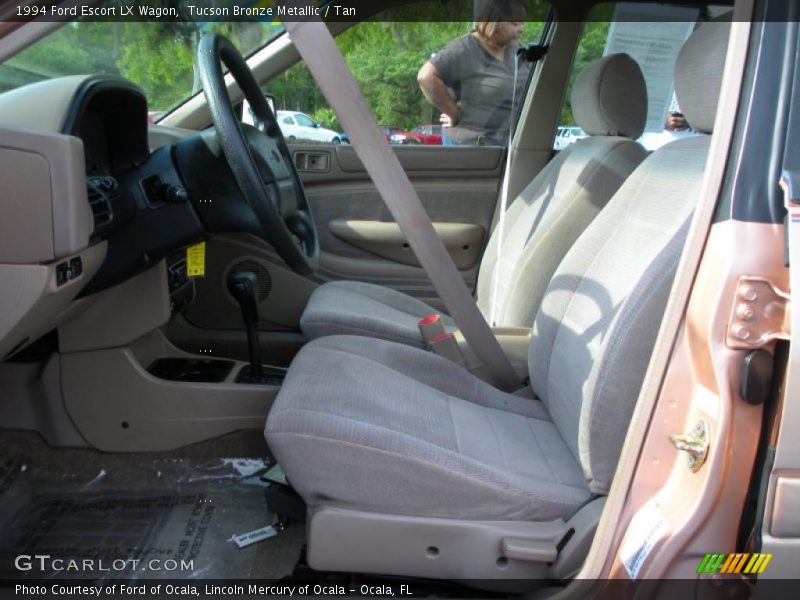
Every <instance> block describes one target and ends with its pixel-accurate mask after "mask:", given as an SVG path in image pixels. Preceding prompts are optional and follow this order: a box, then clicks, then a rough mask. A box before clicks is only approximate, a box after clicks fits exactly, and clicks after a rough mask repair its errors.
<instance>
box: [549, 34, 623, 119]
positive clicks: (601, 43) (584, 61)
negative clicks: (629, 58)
mask: <svg viewBox="0 0 800 600" xmlns="http://www.w3.org/2000/svg"><path fill="white" fill-rule="evenodd" d="M610 25H611V24H610V23H609V22H608V21H592V22H589V23H586V25H585V26H584V28H583V35H582V37H581V41H580V44H579V45H578V52H577V54H576V56H575V62H574V64H573V65H572V72H571V73H570V78H569V84H568V85H567V97H566V101H565V102H564V106H563V107H562V109H561V121H560V123H561V124H562V125H574V124H575V119H574V118H573V116H572V100H571V98H570V96H571V94H572V84H573V83H574V82H575V77H576V76H577V74H578V73H580V72H581V71H583V69H584V68H585V67H586V66H587V65H588V64H589V63H590V62H592V61H593V60H596V59H598V58H600V57H601V56H603V50H604V49H605V46H606V39H607V38H608V28H609V26H610Z"/></svg>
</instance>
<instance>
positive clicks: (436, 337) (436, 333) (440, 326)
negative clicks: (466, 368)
mask: <svg viewBox="0 0 800 600" xmlns="http://www.w3.org/2000/svg"><path fill="white" fill-rule="evenodd" d="M417 325H419V331H420V333H421V334H422V339H423V340H425V346H426V347H427V348H428V349H429V350H430V351H431V352H433V353H434V354H438V355H439V356H443V357H444V358H447V359H449V360H451V361H453V362H454V363H457V364H459V365H463V364H464V356H463V355H462V354H461V349H460V348H459V347H458V342H457V341H456V338H455V336H454V335H453V334H452V333H448V332H447V331H445V329H444V323H442V317H441V315H429V316H427V317H425V318H424V319H420V320H419V323H417Z"/></svg>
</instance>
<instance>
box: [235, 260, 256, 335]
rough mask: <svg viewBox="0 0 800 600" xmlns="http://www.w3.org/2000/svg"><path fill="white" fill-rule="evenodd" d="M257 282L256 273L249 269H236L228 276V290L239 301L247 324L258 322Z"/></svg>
mask: <svg viewBox="0 0 800 600" xmlns="http://www.w3.org/2000/svg"><path fill="white" fill-rule="evenodd" d="M257 282H258V280H257V279H256V276H255V273H250V272H249V271H236V272H234V273H231V275H230V276H229V277H228V291H229V292H230V293H231V296H233V297H234V298H235V299H236V301H237V302H238V303H239V306H240V307H241V309H242V318H244V321H245V324H247V323H257V322H258V306H257V303H256V283H257Z"/></svg>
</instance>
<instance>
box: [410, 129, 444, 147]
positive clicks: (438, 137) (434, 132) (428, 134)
mask: <svg viewBox="0 0 800 600" xmlns="http://www.w3.org/2000/svg"><path fill="white" fill-rule="evenodd" d="M412 133H413V134H414V136H415V137H416V138H417V139H418V140H419V142H418V143H419V144H427V145H430V146H441V145H442V126H441V125H420V126H419V127H417V128H416V129H415V130H414V131H413V132H412Z"/></svg>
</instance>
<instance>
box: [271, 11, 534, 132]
mask: <svg viewBox="0 0 800 600" xmlns="http://www.w3.org/2000/svg"><path fill="white" fill-rule="evenodd" d="M549 10H550V4H549V3H548V2H547V1H546V0H482V1H481V0H479V1H475V0H453V1H452V2H447V3H442V2H440V1H438V0H436V1H430V0H429V1H427V2H419V3H416V4H412V5H409V6H404V7H402V8H401V9H395V10H393V11H392V12H385V13H382V14H380V15H378V17H377V18H375V19H373V20H370V21H367V22H363V23H359V24H357V25H355V26H353V27H351V28H350V29H348V30H347V31H345V32H344V33H342V34H341V35H339V36H337V38H336V43H337V45H338V46H339V49H340V50H341V51H342V54H343V55H344V57H345V60H346V61H347V64H348V66H349V67H350V69H351V71H352V73H353V75H354V76H355V78H356V81H357V82H358V83H359V86H360V88H361V91H362V93H363V94H364V96H365V98H366V100H367V102H368V104H369V105H370V107H371V108H372V111H373V112H374V114H375V117H376V119H377V121H378V124H379V125H380V126H381V129H382V130H383V132H384V135H386V137H387V140H388V141H390V142H391V143H394V144H428V145H457V144H458V145H502V146H504V145H506V144H507V143H508V130H509V126H510V121H511V119H512V112H513V115H514V116H515V115H516V110H514V111H512V101H513V104H514V108H515V109H516V108H518V107H519V106H520V104H521V102H522V99H523V94H524V92H525V87H526V85H527V82H528V72H529V67H528V66H527V65H526V64H520V63H519V62H518V60H517V53H516V51H517V49H518V48H519V47H520V45H523V44H529V43H533V42H538V41H539V39H540V37H541V33H542V30H543V28H544V23H545V21H546V19H547V17H548V15H549ZM489 39H490V40H492V42H491V43H489V44H487V43H486V40H489ZM490 47H491V48H493V49H494V53H493V52H491V51H490V50H489V48H490ZM376 49H380V50H379V51H376ZM427 64H430V65H433V66H434V67H435V71H431V69H427V72H426V73H422V72H421V69H423V67H424V66H425V65H427ZM423 75H426V77H423ZM515 76H516V77H515ZM515 82H516V83H515ZM265 89H266V91H267V92H268V93H270V94H272V95H273V96H275V99H276V103H277V107H278V108H279V109H282V110H296V111H302V112H304V113H307V114H308V115H310V116H311V118H313V119H314V120H315V121H317V122H318V123H319V124H320V127H322V128H326V129H329V130H333V131H335V132H341V131H342V129H341V125H340V124H339V123H338V121H337V119H336V116H335V114H334V113H333V111H332V110H331V109H330V107H329V106H328V104H327V103H326V102H325V99H324V97H323V96H322V94H321V93H320V91H319V89H318V88H317V85H316V83H315V82H314V79H313V77H312V76H311V74H310V73H309V72H308V69H307V68H306V67H305V66H304V65H303V64H297V65H295V66H293V67H292V68H290V69H288V70H287V71H285V72H284V73H283V74H281V75H279V76H277V77H275V78H274V79H272V80H271V81H270V82H268V84H267V85H266V86H265ZM448 112H449V113H450V115H449V116H445V117H443V115H446V114H447V113H448ZM453 117H454V118H455V122H453V121H454V119H453ZM443 120H444V122H445V124H447V125H448V126H446V127H444V128H442V127H441V123H442V121H443ZM344 139H346V138H344ZM304 141H313V140H304Z"/></svg>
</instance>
